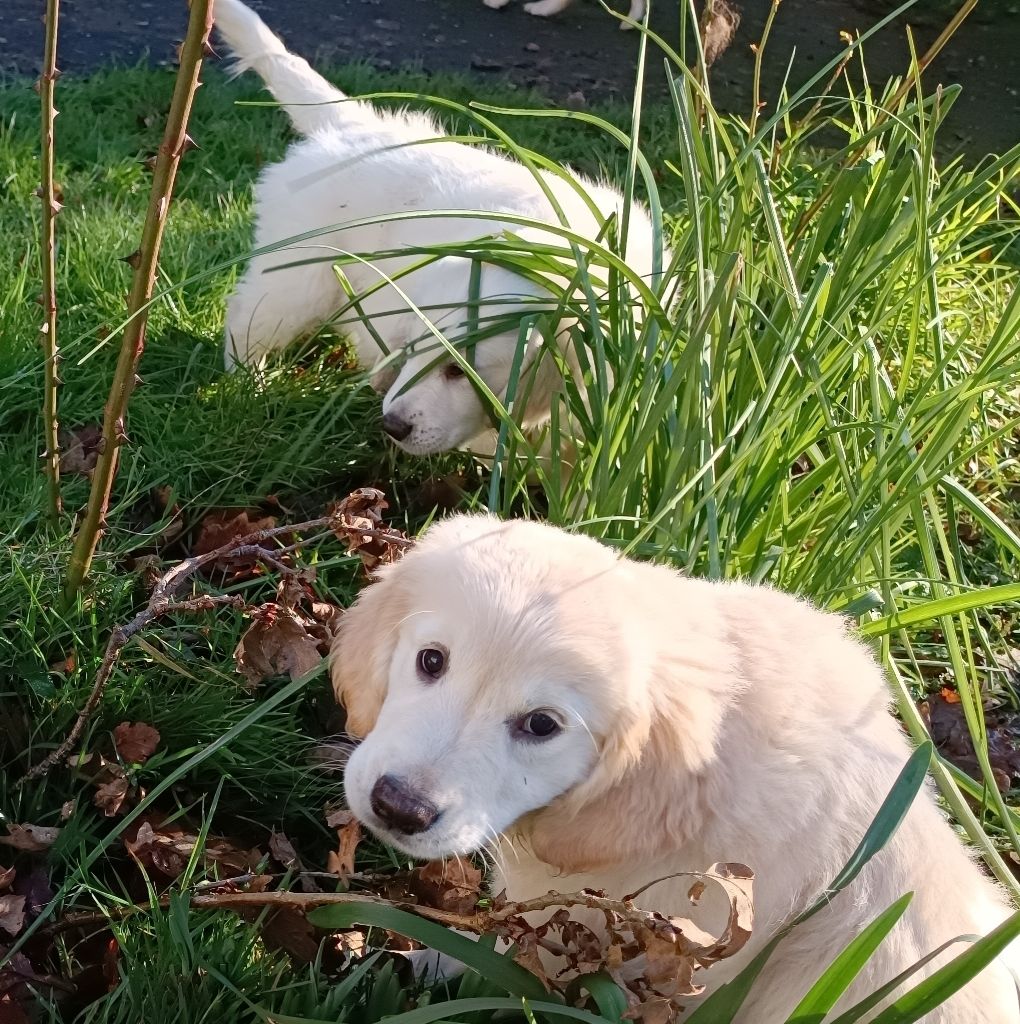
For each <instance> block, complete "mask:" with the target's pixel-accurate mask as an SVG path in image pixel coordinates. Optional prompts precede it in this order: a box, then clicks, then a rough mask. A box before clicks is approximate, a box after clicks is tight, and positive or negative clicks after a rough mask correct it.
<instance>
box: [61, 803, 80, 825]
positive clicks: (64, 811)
mask: <svg viewBox="0 0 1020 1024" xmlns="http://www.w3.org/2000/svg"><path fill="white" fill-rule="evenodd" d="M77 805H78V801H77V800H67V801H65V802H64V803H62V804H61V805H60V820H61V821H67V819H68V818H70V817H71V815H72V814H74V809H75V807H77Z"/></svg>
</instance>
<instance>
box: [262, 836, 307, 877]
mask: <svg viewBox="0 0 1020 1024" xmlns="http://www.w3.org/2000/svg"><path fill="white" fill-rule="evenodd" d="M269 852H270V853H271V854H272V856H273V859H274V860H276V861H278V862H279V863H280V864H281V865H282V866H283V867H284V868H286V870H287V871H300V870H301V869H302V867H303V866H304V865H302V863H301V858H300V857H299V856H298V853H297V850H295V849H294V844H293V843H292V842H291V841H290V840H289V839H288V838H287V837H286V836H285V835H284V834H283V833H282V832H273V834H272V835H271V836H270V837H269Z"/></svg>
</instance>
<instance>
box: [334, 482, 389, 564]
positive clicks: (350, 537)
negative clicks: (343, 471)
mask: <svg viewBox="0 0 1020 1024" xmlns="http://www.w3.org/2000/svg"><path fill="white" fill-rule="evenodd" d="M388 507H389V503H388V502H387V501H386V496H385V495H384V494H383V492H382V491H379V490H376V489H375V488H374V487H359V488H358V490H356V491H352V492H351V493H350V494H349V495H348V496H347V497H346V498H344V499H343V501H341V502H338V503H337V504H336V505H334V506H332V507H331V508H330V510H329V514H330V515H331V516H332V517H333V532H334V533H335V534H336V535H337V537H338V538H339V539H340V540H342V541H344V542H345V543H346V544H347V548H348V550H349V551H350V552H351V554H352V555H355V554H356V555H358V556H359V557H360V558H361V562H362V565H363V566H364V568H365V569H366V571H370V570H372V569H374V568H375V567H376V566H378V565H383V564H386V563H389V562H395V561H396V560H397V559H398V558H400V556H401V555H402V554H403V553H404V551H405V550H406V548H407V547H408V544H409V541H408V538H407V536H406V535H405V534H403V533H401V531H400V530H395V529H394V528H393V527H391V526H387V525H386V523H385V522H384V521H383V517H382V514H383V511H384V509H386V508H388Z"/></svg>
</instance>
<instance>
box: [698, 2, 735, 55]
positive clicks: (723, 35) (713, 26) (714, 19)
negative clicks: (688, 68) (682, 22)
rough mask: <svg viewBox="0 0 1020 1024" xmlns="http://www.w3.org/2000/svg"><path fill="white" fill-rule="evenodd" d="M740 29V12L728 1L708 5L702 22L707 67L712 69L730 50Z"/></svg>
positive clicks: (702, 43) (702, 41)
mask: <svg viewBox="0 0 1020 1024" xmlns="http://www.w3.org/2000/svg"><path fill="white" fill-rule="evenodd" d="M739 27H740V11H738V10H737V9H736V8H734V7H732V6H731V5H730V4H728V3H727V2H726V0H715V2H714V3H713V4H712V6H711V8H709V7H708V6H707V5H706V7H705V12H704V15H703V17H702V20H701V45H702V47H703V48H704V51H705V66H706V67H711V66H712V65H713V64H714V63H715V62H716V61H717V60H718V59H719V58H720V57H721V56H722V55H723V54H724V53H725V52H726V50H727V49H728V48H729V45H730V43H732V42H733V36H734V35H735V34H736V31H737V29H738V28H739Z"/></svg>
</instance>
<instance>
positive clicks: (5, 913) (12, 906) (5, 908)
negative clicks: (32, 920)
mask: <svg viewBox="0 0 1020 1024" xmlns="http://www.w3.org/2000/svg"><path fill="white" fill-rule="evenodd" d="M24 926H25V897H24V896H14V895H7V896H0V932H6V933H7V934H8V935H9V936H10V937H11V938H14V936H15V935H17V934H18V932H20V931H21V929H22V928H23V927H24Z"/></svg>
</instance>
